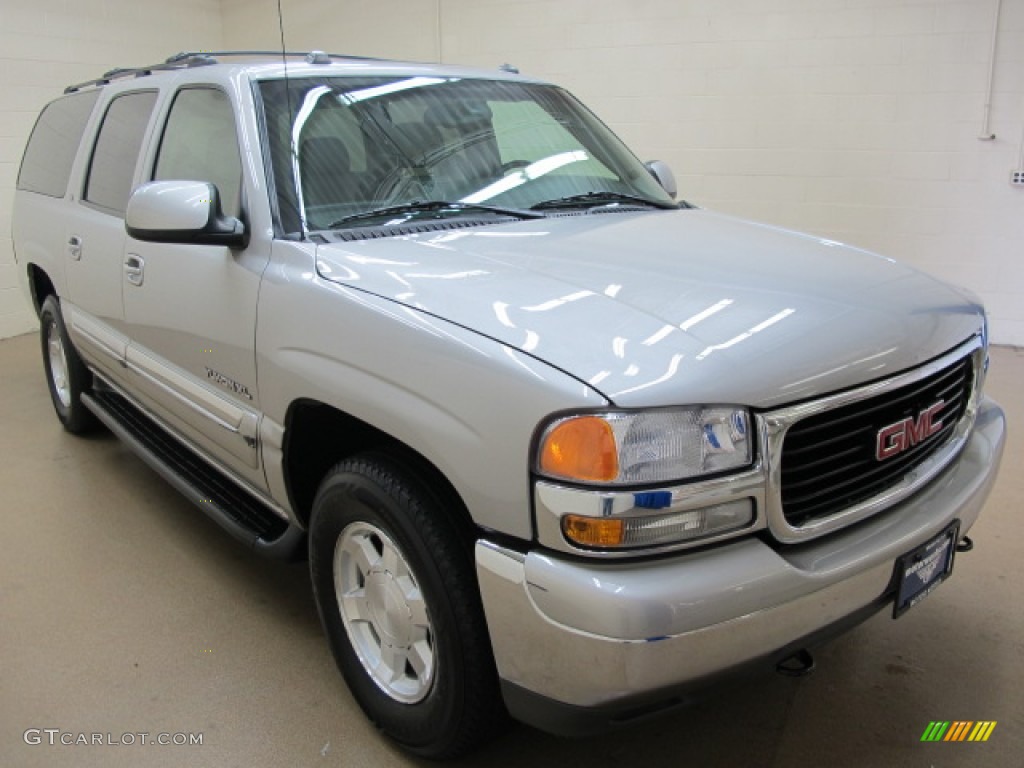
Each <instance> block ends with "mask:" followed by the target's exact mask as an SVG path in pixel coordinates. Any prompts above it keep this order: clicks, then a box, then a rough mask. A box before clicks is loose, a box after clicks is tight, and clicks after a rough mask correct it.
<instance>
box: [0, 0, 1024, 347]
mask: <svg viewBox="0 0 1024 768" xmlns="http://www.w3.org/2000/svg"><path fill="white" fill-rule="evenodd" d="M995 4H996V3H995V0H960V1H957V0H916V1H915V0H775V2H772V3H766V2H763V0H631V1H630V2H622V1H621V0H532V1H531V0H376V1H373V0H282V9H283V20H284V30H285V41H286V44H287V46H288V47H289V48H291V49H296V50H304V49H308V48H323V49H327V50H332V51H344V52H350V53H354V54H363V55H379V56H395V57H401V58H407V59H418V60H424V61H436V60H443V61H445V62H448V63H458V64H471V65H482V66H487V67H494V66H497V65H498V64H501V63H502V62H505V61H509V62H512V63H514V64H516V65H518V66H519V67H520V68H521V69H522V70H523V71H524V72H527V73H529V74H531V75H537V76H540V77H545V78H549V79H552V80H555V81H557V82H559V83H561V84H563V85H566V86H567V87H569V88H570V89H571V90H573V91H574V92H575V93H577V94H578V95H579V96H580V97H581V98H582V99H583V100H584V101H585V102H587V103H588V104H589V105H590V106H591V107H592V108H594V109H595V111H597V112H598V114H600V115H601V116H602V117H604V118H605V120H606V121H607V122H609V123H610V124H611V126H612V127H613V128H614V129H615V130H616V131H617V132H619V133H620V135H622V136H623V137H624V138H625V139H626V141H627V142H628V143H629V144H630V145H631V146H632V147H633V148H634V149H635V150H636V151H637V153H638V154H639V155H640V156H641V157H643V158H653V157H659V158H662V159H664V160H666V161H668V162H669V163H670V164H671V165H672V166H673V167H674V169H675V171H676V174H677V176H678V177H679V181H680V188H681V190H682V196H683V197H685V198H686V199H688V200H690V201H692V202H695V203H697V204H699V205H703V206H707V207H711V208H715V209H718V210H723V211H728V212H733V213H737V214H740V215H743V216H749V217H752V218H756V219H760V220H763V221H768V222H772V223H777V224H781V225H784V226H790V227H794V228H797V229H803V230H808V231H811V232H814V233H817V234H820V235H824V236H828V237H832V238H835V239H839V240H844V241H847V242H850V243H853V244H856V245H860V246H864V247H867V248H871V249H873V250H878V251H881V252H883V253H886V254H888V255H892V256H895V257H897V258H900V259H904V260H906V261H909V262H911V263H913V264H916V265H918V266H921V267H923V268H925V269H927V270H929V271H930V272H932V273H934V274H936V275H938V276H940V277H943V278H945V279H947V280H950V281H952V282H955V283H959V284H961V285H966V286H968V287H970V288H972V289H973V290H975V291H977V292H979V293H980V294H981V295H982V297H983V298H984V299H985V301H986V303H987V304H988V307H989V311H990V313H991V316H992V330H993V337H994V339H995V341H997V342H1001V343H1010V344H1018V345H1024V245H1022V244H1024V187H1017V188H1014V187H1011V186H1010V185H1009V182H1008V179H1009V174H1010V171H1011V169H1013V168H1015V167H1016V166H1017V165H1018V163H1019V162H1020V161H1019V158H1018V155H1019V152H1020V147H1021V142H1022V141H1024V46H1021V45H1020V40H1021V39H1022V36H1024V0H1002V11H1001V14H1000V28H999V29H1000V31H999V39H998V46H997V49H996V66H995V78H994V96H993V99H992V112H991V117H992V120H991V130H992V132H994V133H995V134H996V139H995V140H994V141H988V142H983V141H979V140H978V138H977V137H978V135H979V133H980V131H981V123H982V114H983V107H984V102H985V86H986V80H987V74H988V56H989V51H990V39H991V37H990V36H991V29H992V20H993V11H994V9H995ZM279 45H280V31H279V28H278V17H277V2H276V0H221V2H220V3H219V4H215V3H210V2H206V3H200V2H196V1H194V0H174V1H173V2H167V1H166V0H165V1H164V2H158V0H136V1H135V2H128V1H127V0H125V1H124V2H121V0H105V1H104V2H100V0H79V1H78V2H76V3H66V2H59V0H39V1H38V2H34V3H33V4H32V6H31V9H30V10H21V8H20V4H19V3H16V2H14V0H0V337H2V336H5V335H11V334H12V333H17V332H20V331H23V330H28V329H29V328H31V327H32V323H33V320H32V318H31V316H30V315H29V314H28V313H27V311H26V310H25V307H24V304H23V302H22V300H21V298H20V297H19V296H17V295H16V294H17V292H16V291H15V290H12V288H13V286H14V267H13V263H12V259H11V253H10V246H9V231H10V219H9V217H10V203H11V195H12V189H13V181H14V177H15V174H16V169H17V162H18V159H19V158H20V154H21V150H22V147H23V145H24V140H25V136H26V135H27V132H28V130H29V128H30V127H31V123H32V120H33V118H34V115H35V113H36V111H37V110H38V108H39V106H41V105H42V104H43V103H44V102H45V101H46V100H48V99H49V98H51V97H52V96H54V95H55V94H56V93H58V92H59V90H60V89H61V88H62V87H63V85H65V84H66V83H67V82H70V81H72V80H75V79H83V78H85V77H92V76H95V75H96V74H98V73H99V72H100V71H102V70H104V69H106V68H108V67H113V66H118V65H124V64H127V63H139V62H146V61H149V60H151V59H155V58H160V57H162V56H163V55H164V54H165V53H167V52H170V51H174V50H178V49H181V48H186V47H193V48H213V47H218V46H224V47H227V48H276V47H278V46H279Z"/></svg>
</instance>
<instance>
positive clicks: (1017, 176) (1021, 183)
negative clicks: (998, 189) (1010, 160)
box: [1010, 169, 1024, 187]
mask: <svg viewBox="0 0 1024 768" xmlns="http://www.w3.org/2000/svg"><path fill="white" fill-rule="evenodd" d="M1010 183H1011V184H1013V186H1015V187H1024V170H1020V169H1018V170H1016V171H1010Z"/></svg>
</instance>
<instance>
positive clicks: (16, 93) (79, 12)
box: [0, 0, 222, 338]
mask: <svg viewBox="0 0 1024 768" xmlns="http://www.w3.org/2000/svg"><path fill="white" fill-rule="evenodd" d="M221 41H222V35H221V13H220V7H219V5H217V4H216V3H212V4H211V3H210V2H206V1H205V0H173V2H167V0H74V2H66V1H65V0H29V2H26V1H25V0H0V338H5V337H7V336H14V335H16V334H19V333H24V332H26V331H30V330H32V329H33V328H35V327H36V319H35V316H34V314H33V312H32V310H31V308H30V306H29V304H28V302H27V301H26V300H25V298H24V297H23V296H22V294H21V291H20V289H19V288H18V287H17V269H18V267H17V266H16V265H15V264H14V252H13V249H12V247H11V204H12V200H13V193H14V183H15V180H16V178H17V174H18V165H19V164H20V162H21V154H22V151H23V149H24V147H25V141H26V140H27V138H28V134H29V131H31V130H32V125H33V123H34V122H35V118H36V115H37V114H38V113H39V110H40V109H41V108H42V107H43V105H44V104H46V103H47V102H48V101H50V100H51V99H53V98H56V97H57V96H59V95H60V93H61V92H62V91H63V90H64V87H65V86H67V85H68V84H69V83H72V82H79V81H82V80H87V79H89V78H93V77H98V76H99V75H100V74H102V73H103V72H105V71H107V70H108V69H113V68H114V67H118V66H132V65H141V64H151V63H153V62H154V61H159V60H160V59H162V58H165V57H166V56H168V55H170V54H172V53H175V52H177V51H180V50H183V49H185V48H206V49H210V48H215V47H220V45H221Z"/></svg>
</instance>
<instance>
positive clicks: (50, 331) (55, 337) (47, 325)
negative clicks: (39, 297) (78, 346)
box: [39, 295, 99, 434]
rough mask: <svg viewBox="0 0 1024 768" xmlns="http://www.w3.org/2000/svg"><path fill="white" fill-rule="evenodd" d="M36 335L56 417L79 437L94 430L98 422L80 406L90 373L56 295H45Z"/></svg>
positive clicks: (82, 404) (83, 406) (90, 381)
mask: <svg viewBox="0 0 1024 768" xmlns="http://www.w3.org/2000/svg"><path fill="white" fill-rule="evenodd" d="M39 336H40V341H41V342H42V346H43V369H44V370H45V371H46V383H47V385H48V387H49V389H50V399H51V400H53V409H54V410H55V411H56V412H57V418H58V419H60V423H61V424H63V425H64V429H66V430H67V431H68V432H73V433H75V434H81V433H83V432H88V431H90V430H92V429H94V428H95V427H96V426H97V424H98V423H99V422H98V421H97V419H96V417H95V416H94V415H93V413H92V411H90V410H89V409H88V408H86V407H85V404H84V403H82V393H83V392H87V391H88V390H89V388H90V387H91V386H92V374H91V373H90V372H89V369H88V368H86V367H85V363H83V362H82V359H81V358H80V357H79V356H78V352H76V351H75V348H74V346H72V344H71V339H70V338H69V337H68V331H67V328H66V327H65V326H64V317H63V315H62V314H61V311H60V301H59V300H58V299H57V297H56V296H53V295H50V296H47V297H46V300H45V301H43V305H42V307H41V308H40V310H39Z"/></svg>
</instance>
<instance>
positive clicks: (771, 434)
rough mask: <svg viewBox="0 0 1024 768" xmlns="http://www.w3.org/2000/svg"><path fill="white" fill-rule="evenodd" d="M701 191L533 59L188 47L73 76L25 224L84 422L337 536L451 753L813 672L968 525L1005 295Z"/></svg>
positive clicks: (384, 679) (398, 714)
mask: <svg viewBox="0 0 1024 768" xmlns="http://www.w3.org/2000/svg"><path fill="white" fill-rule="evenodd" d="M674 197H675V184H674V182H673V180H672V176H671V173H670V172H669V170H668V168H667V167H666V166H665V165H664V164H661V163H648V164H646V165H645V164H643V163H641V162H639V161H638V160H637V159H636V157H635V156H634V155H633V154H631V153H630V151H629V150H628V149H627V148H626V147H625V146H624V145H623V144H622V143H621V142H620V141H619V140H618V139H617V138H616V137H615V136H614V135H613V134H612V133H611V131H609V130H608V128H607V127H606V126H604V125H603V124H602V123H601V122H600V121H598V120H597V119H596V118H595V117H594V116H593V114H591V113H590V112H589V111H588V110H587V109H586V108H585V107H584V106H582V105H581V104H580V103H579V102H578V101H577V100H576V99H575V98H573V97H572V96H571V95H570V94H568V93H566V92H565V91H564V90H562V89H560V88H558V87H555V86H552V85H549V84H546V83H542V82H538V81H536V80H532V79H530V78H527V77H522V76H519V75H518V74H516V73H515V72H511V71H507V72H506V71H502V72H482V71H474V70H467V69H459V68H455V67H441V66H428V65H419V64H408V63H401V62H387V61H375V60H365V59H356V58H350V57H341V56H332V55H327V54H323V53H320V52H314V53H311V54H308V55H305V56H303V55H288V56H284V57H282V56H281V55H280V54H276V55H273V56H269V55H268V56H255V55H238V54H215V55H211V54H181V55H178V56H175V57H172V58H171V59H168V60H167V61H166V62H165V63H162V64H159V65H155V66H149V67H143V68H140V69H127V70H114V71H112V72H109V73H107V74H106V75H104V76H103V77H101V78H99V79H98V80H95V81H91V82H87V83H82V84H78V85H73V86H71V87H69V88H68V89H67V91H66V95H64V96H63V97H62V98H59V99H57V100H56V101H54V102H52V103H51V104H49V105H48V106H47V107H46V108H45V109H44V110H43V112H42V114H41V115H40V117H39V120H38V122H37V124H36V127H35V130H34V131H33V133H32V136H31V139H30V140H29V143H28V147H27V149H26V151H25V156H24V160H23V162H22V166H21V171H20V175H19V178H18V192H17V194H16V198H15V210H14V244H15V248H16V252H17V258H18V262H19V264H20V274H21V277H22V279H23V281H24V284H25V287H26V290H28V291H29V292H30V293H31V296H32V299H33V301H34V303H35V307H36V309H37V310H38V312H39V318H40V325H41V336H42V350H43V364H44V366H45V369H46V374H47V378H48V381H49V388H50V394H51V396H52V398H53V404H54V407H55V409H56V412H57V416H58V418H59V419H60V421H61V422H62V423H63V424H64V426H65V428H66V429H67V430H68V431H70V432H75V433H77V432H82V431H84V430H87V429H89V428H91V427H93V426H94V425H96V423H97V422H102V423H103V424H105V425H106V426H107V427H108V428H109V429H110V430H112V431H113V432H115V433H116V434H117V435H118V436H119V437H121V438H122V439H123V440H124V441H125V442H127V443H128V444H129V445H130V446H131V447H132V448H133V449H135V450H136V451H137V452H138V453H139V455H140V456H141V457H142V458H143V459H145V460H146V461H147V462H148V463H150V464H151V465H152V466H153V467H154V468H155V469H156V470H157V471H158V472H159V473H160V474H162V475H163V476H164V477H165V478H166V479H167V480H168V481H169V482H170V483H171V484H173V485H174V486H175V487H176V488H178V489H179V490H180V491H181V492H182V493H183V494H185V495H186V496H187V497H188V498H190V499H191V500H193V501H194V502H196V504H197V505H198V506H199V507H200V508H201V509H202V510H203V511H204V512H205V513H206V514H208V515H209V516H210V517H211V518H213V520H215V521H216V522H217V523H219V524H220V525H221V526H222V527H223V528H224V529H226V530H227V531H228V532H229V533H231V534H232V535H234V536H235V537H237V538H238V539H240V540H241V541H243V542H245V543H246V544H247V545H248V546H250V547H252V548H253V549H255V550H256V551H258V552H261V553H263V554H267V555H271V556H280V557H292V556H296V555H301V554H305V553H308V557H309V565H310V569H311V572H312V581H313V586H314V590H315V593H316V599H317V604H318V606H319V611H320V616H321V619H322V622H323V626H324V630H325V632H326V634H327V638H328V641H329V643H330V646H331V649H332V651H333V653H334V656H335V658H336V659H337V663H338V666H339V667H340V669H341V672H342V674H343V675H344V677H345V679H346V681H347V682H348V684H349V686H350V687H351V689H352V692H353V695H354V696H355V698H356V700H357V701H358V702H359V703H360V705H361V706H362V708H363V709H364V710H365V712H366V713H367V715H368V716H369V717H370V718H371V719H372V720H373V721H374V722H375V723H376V724H378V725H379V727H380V728H381V729H382V730H383V731H384V732H385V733H387V734H388V735H389V736H391V737H392V738H394V739H395V740H396V741H397V742H399V743H400V744H402V745H403V746H404V747H405V748H407V749H408V750H410V751H412V752H415V753H418V754H422V755H428V756H434V757H446V756H447V757H450V756H454V755H458V754H461V753H464V752H466V751H467V750H469V749H471V748H473V747H474V746H475V745H477V744H479V743H480V742H481V741H482V740H483V739H485V738H486V737H487V736H488V735H489V734H490V733H492V732H493V730H494V728H495V727H496V726H497V725H498V724H500V723H501V722H502V720H503V719H504V717H505V716H506V714H507V713H510V714H511V715H512V716H513V717H515V718H518V719H519V720H522V721H525V722H527V723H531V724H533V725H536V726H539V727H541V728H545V729H548V730H551V731H554V732H559V733H572V732H585V731H587V730H590V729H595V728H602V727H605V726H607V725H608V724H620V723H626V722H629V721H631V720H633V719H636V718H641V717H646V716H648V715H650V714H652V713H656V712H659V711H662V710H667V709H670V708H672V707H675V706H677V705H679V704H680V703H683V702H685V701H687V700H688V699H689V697H690V695H691V692H692V691H694V690H696V689H698V688H701V687H703V686H705V685H707V684H708V683H709V682H711V681H713V680H715V679H717V678H718V677H719V676H720V675H722V674H724V673H731V672H734V671H736V670H737V669H740V668H746V667H748V666H758V665H775V664H780V663H785V664H786V666H785V668H787V669H790V670H796V671H800V670H802V669H804V668H806V667H807V666H808V654H807V652H806V650H805V649H806V648H807V647H808V646H809V645H810V644H813V643H816V642H819V641H821V640H823V639H824V638H826V637H828V636H830V635H833V634H835V633H836V632H838V631H840V630H842V629H844V628H846V627H849V626H851V625H852V624H854V623H856V622H857V621H858V620H861V619H863V618H866V617H867V616H868V615H870V614H871V613H872V612H875V611H877V610H879V609H883V608H888V609H889V610H890V611H892V612H893V614H894V615H900V614H902V613H903V612H904V611H906V610H908V609H909V608H911V607H913V606H914V605H915V604H916V603H918V602H919V601H920V600H921V599H923V598H924V597H925V596H927V595H928V594H930V593H931V592H932V591H933V589H934V588H935V587H936V586H938V585H939V584H940V583H941V582H942V581H943V580H944V579H945V578H946V577H947V576H948V575H949V574H950V572H951V569H952V567H953V562H954V553H955V552H956V551H957V550H958V549H959V550H964V549H967V548H968V546H969V543H970V540H969V539H967V538H966V536H965V534H966V533H967V531H968V529H970V527H971V526H972V525H973V524H974V522H975V520H976V519H977V517H978V514H979V511H980V509H981V507H982V504H983V502H984V500H985V498H986V495H987V494H988V492H989V490H990V488H991V486H992V484H993V482H994V479H995V475H996V470H997V467H998V465H999V460H1000V457H1001V452H1002V448H1003V442H1004V432H1005V418H1004V415H1003V412H1002V411H1001V410H1000V409H999V407H998V406H997V405H996V404H994V403H993V402H992V401H990V400H989V399H987V398H986V397H985V396H984V395H983V394H982V385H983V383H984V380H985V372H986V367H987V365H988V355H987V332H986V320H985V314H984V311H983V309H982V307H981V306H980V304H979V303H978V302H977V300H976V299H975V298H974V297H972V296H971V295H969V294H966V293H965V292H964V291H962V290H959V289H956V288H953V287H950V286H948V285H944V284H942V283H940V282H938V281H936V280H934V279H932V278H930V277H928V276H926V275H923V274H921V273H919V272H916V271H915V270H913V269H910V268H908V267H906V266H903V265H901V264H898V263H895V262H893V261H891V260H889V259H885V258H881V257H879V256H875V255H872V254H870V253H866V252H863V251H860V250H857V249H854V248H849V247H846V246H843V245H841V244H839V243H836V242H832V241H829V240H823V239H820V238H816V237H810V236H806V235H800V234H796V233H793V232H788V231H784V230H781V229H778V228H775V227H769V226H764V225H760V224H753V223H750V222H746V221H740V220H737V219H734V218H730V217H727V216H722V215H718V214H715V213H711V212H708V211H703V210H700V209H697V208H695V207H694V206H691V205H688V204H686V203H678V202H675V201H674ZM787 660H788V661H787Z"/></svg>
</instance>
